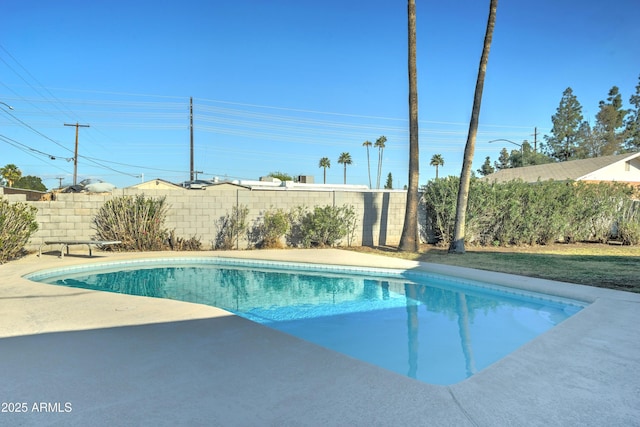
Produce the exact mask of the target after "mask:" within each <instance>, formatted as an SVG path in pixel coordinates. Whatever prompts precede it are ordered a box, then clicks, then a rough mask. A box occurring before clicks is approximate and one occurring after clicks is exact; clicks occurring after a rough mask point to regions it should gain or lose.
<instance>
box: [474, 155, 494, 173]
mask: <svg viewBox="0 0 640 427" xmlns="http://www.w3.org/2000/svg"><path fill="white" fill-rule="evenodd" d="M495 171H496V170H495V168H494V167H493V166H491V158H490V157H489V156H487V157H486V158H485V159H484V163H483V164H482V166H481V167H480V169H478V174H480V175H482V176H487V175H491V174H492V173H494V172H495Z"/></svg>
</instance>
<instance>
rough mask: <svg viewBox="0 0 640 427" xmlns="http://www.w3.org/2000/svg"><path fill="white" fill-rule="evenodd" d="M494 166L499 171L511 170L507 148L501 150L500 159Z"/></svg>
mask: <svg viewBox="0 0 640 427" xmlns="http://www.w3.org/2000/svg"><path fill="white" fill-rule="evenodd" d="M493 166H495V168H496V169H498V170H500V169H509V168H510V167H511V161H510V159H509V151H507V149H506V148H502V150H500V156H499V157H498V160H497V161H496V162H494V164H493Z"/></svg>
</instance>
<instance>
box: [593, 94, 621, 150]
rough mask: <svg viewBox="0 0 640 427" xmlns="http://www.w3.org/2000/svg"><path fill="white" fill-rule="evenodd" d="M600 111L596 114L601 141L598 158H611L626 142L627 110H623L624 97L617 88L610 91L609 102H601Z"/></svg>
mask: <svg viewBox="0 0 640 427" xmlns="http://www.w3.org/2000/svg"><path fill="white" fill-rule="evenodd" d="M599 108H600V110H599V111H598V114H596V126H595V128H596V132H595V133H596V137H597V138H598V139H599V144H598V146H599V148H600V150H599V152H598V153H597V155H596V156H594V157H598V156H611V155H613V154H617V153H619V152H620V149H621V148H622V144H623V142H624V131H623V130H622V129H623V126H624V124H625V122H624V117H625V116H626V114H627V112H626V110H623V109H622V95H620V90H619V89H618V87H617V86H613V87H612V88H611V89H610V90H609V96H608V98H607V101H606V102H605V101H600V103H599Z"/></svg>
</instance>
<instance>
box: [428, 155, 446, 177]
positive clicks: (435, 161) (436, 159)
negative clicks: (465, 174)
mask: <svg viewBox="0 0 640 427" xmlns="http://www.w3.org/2000/svg"><path fill="white" fill-rule="evenodd" d="M429 166H435V168H436V179H438V167H439V166H444V159H443V158H442V155H441V154H434V155H433V156H432V157H431V162H429Z"/></svg>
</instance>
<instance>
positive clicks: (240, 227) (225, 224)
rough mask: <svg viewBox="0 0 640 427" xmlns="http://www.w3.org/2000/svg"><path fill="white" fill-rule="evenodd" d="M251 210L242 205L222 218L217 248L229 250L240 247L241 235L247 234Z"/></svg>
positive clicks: (219, 221)
mask: <svg viewBox="0 0 640 427" xmlns="http://www.w3.org/2000/svg"><path fill="white" fill-rule="evenodd" d="M248 215H249V208H248V207H246V206H244V205H240V206H234V207H233V208H232V209H231V213H228V214H226V215H225V216H223V217H220V219H219V220H218V235H217V236H216V242H215V248H216V249H223V250H229V249H233V248H234V247H237V246H238V241H239V239H240V235H241V234H245V233H246V232H247V229H248V224H247V216H248Z"/></svg>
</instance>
